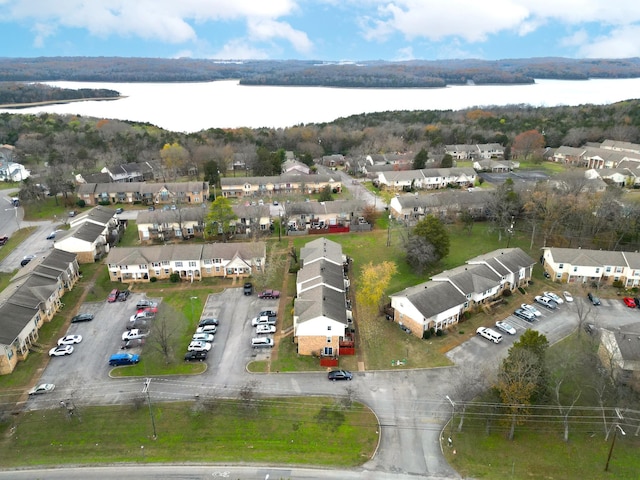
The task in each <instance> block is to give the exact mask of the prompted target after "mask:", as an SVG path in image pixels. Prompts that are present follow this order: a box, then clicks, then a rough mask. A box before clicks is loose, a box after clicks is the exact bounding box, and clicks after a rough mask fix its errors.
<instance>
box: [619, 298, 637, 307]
mask: <svg viewBox="0 0 640 480" xmlns="http://www.w3.org/2000/svg"><path fill="white" fill-rule="evenodd" d="M622 301H623V302H624V304H625V305H626V306H627V307H629V308H636V301H635V300H634V299H633V298H631V297H624V298H623V299H622Z"/></svg>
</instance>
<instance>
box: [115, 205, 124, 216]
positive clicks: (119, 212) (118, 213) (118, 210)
mask: <svg viewBox="0 0 640 480" xmlns="http://www.w3.org/2000/svg"><path fill="white" fill-rule="evenodd" d="M122 212H124V209H123V208H121V207H118V208H116V215H120V214H121V213H122Z"/></svg>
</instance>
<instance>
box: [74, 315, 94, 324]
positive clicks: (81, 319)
mask: <svg viewBox="0 0 640 480" xmlns="http://www.w3.org/2000/svg"><path fill="white" fill-rule="evenodd" d="M91 320H93V313H79V314H78V315H76V316H75V317H73V318H72V319H71V323H78V322H90V321H91Z"/></svg>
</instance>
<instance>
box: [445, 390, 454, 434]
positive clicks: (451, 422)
mask: <svg viewBox="0 0 640 480" xmlns="http://www.w3.org/2000/svg"><path fill="white" fill-rule="evenodd" d="M445 398H446V399H447V400H449V403H450V404H451V420H450V421H449V438H448V443H449V446H452V445H453V418H454V417H455V415H456V404H455V403H454V401H453V400H451V398H449V395H445Z"/></svg>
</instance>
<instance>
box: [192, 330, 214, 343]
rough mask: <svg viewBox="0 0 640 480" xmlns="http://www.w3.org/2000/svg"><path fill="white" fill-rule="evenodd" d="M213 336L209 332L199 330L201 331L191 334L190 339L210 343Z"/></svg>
mask: <svg viewBox="0 0 640 480" xmlns="http://www.w3.org/2000/svg"><path fill="white" fill-rule="evenodd" d="M214 338H215V337H214V336H213V335H212V334H210V333H204V332H201V333H194V334H193V336H192V337H191V340H192V341H203V342H209V343H211V342H213V339H214Z"/></svg>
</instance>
